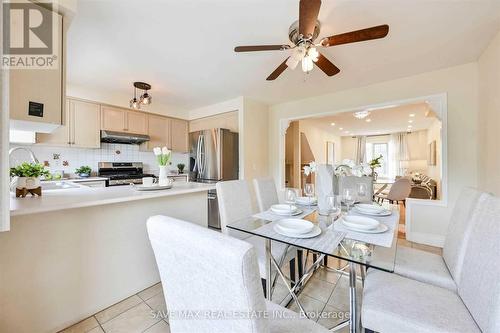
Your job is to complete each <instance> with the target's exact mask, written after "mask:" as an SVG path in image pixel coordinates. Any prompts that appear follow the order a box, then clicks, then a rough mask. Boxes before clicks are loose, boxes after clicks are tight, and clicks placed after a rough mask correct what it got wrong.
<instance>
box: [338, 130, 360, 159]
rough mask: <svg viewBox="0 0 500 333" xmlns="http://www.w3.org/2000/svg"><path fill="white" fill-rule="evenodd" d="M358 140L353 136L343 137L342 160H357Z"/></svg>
mask: <svg viewBox="0 0 500 333" xmlns="http://www.w3.org/2000/svg"><path fill="white" fill-rule="evenodd" d="M356 142H357V140H356V138H353V137H352V136H343V137H342V139H341V143H342V155H341V156H342V159H341V161H342V160H353V161H354V160H355V159H356Z"/></svg>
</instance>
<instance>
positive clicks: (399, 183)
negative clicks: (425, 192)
mask: <svg viewBox="0 0 500 333" xmlns="http://www.w3.org/2000/svg"><path fill="white" fill-rule="evenodd" d="M410 192H411V182H410V180H409V179H408V178H404V177H401V178H399V179H398V180H396V181H395V182H394V184H392V186H391V189H390V190H389V193H388V194H387V199H389V200H397V201H400V200H405V199H406V198H408V196H409V195H410Z"/></svg>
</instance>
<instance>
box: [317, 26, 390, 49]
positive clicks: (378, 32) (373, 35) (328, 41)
mask: <svg viewBox="0 0 500 333" xmlns="http://www.w3.org/2000/svg"><path fill="white" fill-rule="evenodd" d="M388 33H389V26H388V25H387V24H384V25H379V26H376V27H371V28H366V29H361V30H356V31H351V32H346V33H343V34H338V35H333V36H330V37H325V38H323V39H322V40H321V45H323V46H325V47H326V46H334V45H341V44H348V43H356V42H362V41H365V40H370V39H378V38H384V37H385V36H387V34H388Z"/></svg>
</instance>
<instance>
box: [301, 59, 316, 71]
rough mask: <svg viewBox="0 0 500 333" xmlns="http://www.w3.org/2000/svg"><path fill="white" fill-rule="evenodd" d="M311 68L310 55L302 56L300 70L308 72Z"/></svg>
mask: <svg viewBox="0 0 500 333" xmlns="http://www.w3.org/2000/svg"><path fill="white" fill-rule="evenodd" d="M312 69H313V61H312V59H311V58H310V57H304V59H302V71H303V72H305V73H309V72H310V71H312Z"/></svg>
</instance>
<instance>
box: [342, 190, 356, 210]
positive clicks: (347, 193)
mask: <svg viewBox="0 0 500 333" xmlns="http://www.w3.org/2000/svg"><path fill="white" fill-rule="evenodd" d="M342 197H343V200H344V203H345V205H346V206H347V213H349V209H350V207H351V206H352V205H353V204H354V202H356V199H355V196H354V191H353V190H352V189H351V188H348V187H347V188H344V190H343V193H342Z"/></svg>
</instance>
